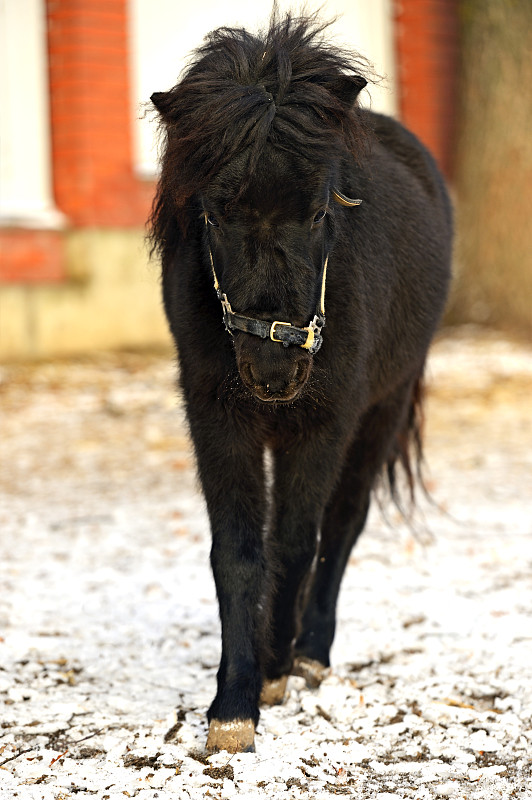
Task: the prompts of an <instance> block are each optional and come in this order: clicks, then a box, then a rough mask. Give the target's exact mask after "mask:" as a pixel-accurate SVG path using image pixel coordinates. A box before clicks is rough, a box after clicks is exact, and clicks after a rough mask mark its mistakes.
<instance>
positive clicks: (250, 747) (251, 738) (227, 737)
mask: <svg viewBox="0 0 532 800" xmlns="http://www.w3.org/2000/svg"><path fill="white" fill-rule="evenodd" d="M254 742H255V725H254V723H253V720H251V719H235V720H232V721H231V722H220V720H218V719H213V720H212V721H211V724H210V725H209V735H208V736H207V750H208V751H209V753H217V752H218V751H219V750H227V752H228V753H254V752H255V744H254Z"/></svg>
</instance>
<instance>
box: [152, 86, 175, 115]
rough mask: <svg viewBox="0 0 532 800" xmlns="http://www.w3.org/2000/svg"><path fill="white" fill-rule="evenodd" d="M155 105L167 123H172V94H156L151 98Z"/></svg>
mask: <svg viewBox="0 0 532 800" xmlns="http://www.w3.org/2000/svg"><path fill="white" fill-rule="evenodd" d="M150 100H151V101H152V103H153V105H154V106H155V108H156V109H157V111H158V112H159V114H160V115H161V117H162V118H163V119H164V121H165V122H172V120H173V114H172V105H173V103H172V93H171V92H154V93H153V94H152V96H151V97H150Z"/></svg>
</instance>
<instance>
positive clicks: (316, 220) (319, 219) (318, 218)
mask: <svg viewBox="0 0 532 800" xmlns="http://www.w3.org/2000/svg"><path fill="white" fill-rule="evenodd" d="M326 213H327V211H326V209H325V208H320V210H319V211H318V213H317V214H316V215H315V216H314V219H313V220H312V221H313V223H314V225H317V224H318V223H319V222H322V220H324V219H325V214H326Z"/></svg>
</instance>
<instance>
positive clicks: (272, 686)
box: [260, 675, 288, 706]
mask: <svg viewBox="0 0 532 800" xmlns="http://www.w3.org/2000/svg"><path fill="white" fill-rule="evenodd" d="M287 680H288V675H281V677H280V678H274V679H273V680H271V681H269V680H267V679H265V680H264V681H263V684H262V692H261V693H260V702H261V703H262V704H263V705H265V706H278V705H280V704H281V703H282V702H283V700H284V693H285V690H286V682H287Z"/></svg>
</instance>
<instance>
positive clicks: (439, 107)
mask: <svg viewBox="0 0 532 800" xmlns="http://www.w3.org/2000/svg"><path fill="white" fill-rule="evenodd" d="M458 2H459V0H394V17H395V38H396V53H397V66H398V77H399V91H400V97H399V110H400V116H401V119H402V121H403V122H404V123H405V125H406V126H407V127H409V128H410V129H411V130H413V131H414V133H416V134H417V135H418V136H419V138H420V139H421V140H422V141H423V142H424V143H425V144H426V145H427V146H428V147H429V148H430V150H431V151H432V153H433V154H434V155H435V156H436V159H437V160H438V162H439V164H440V166H441V167H442V169H443V171H444V173H445V174H446V175H447V177H448V178H451V177H452V173H453V153H454V134H455V120H456V100H457V73H458V46H459V40H458Z"/></svg>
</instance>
